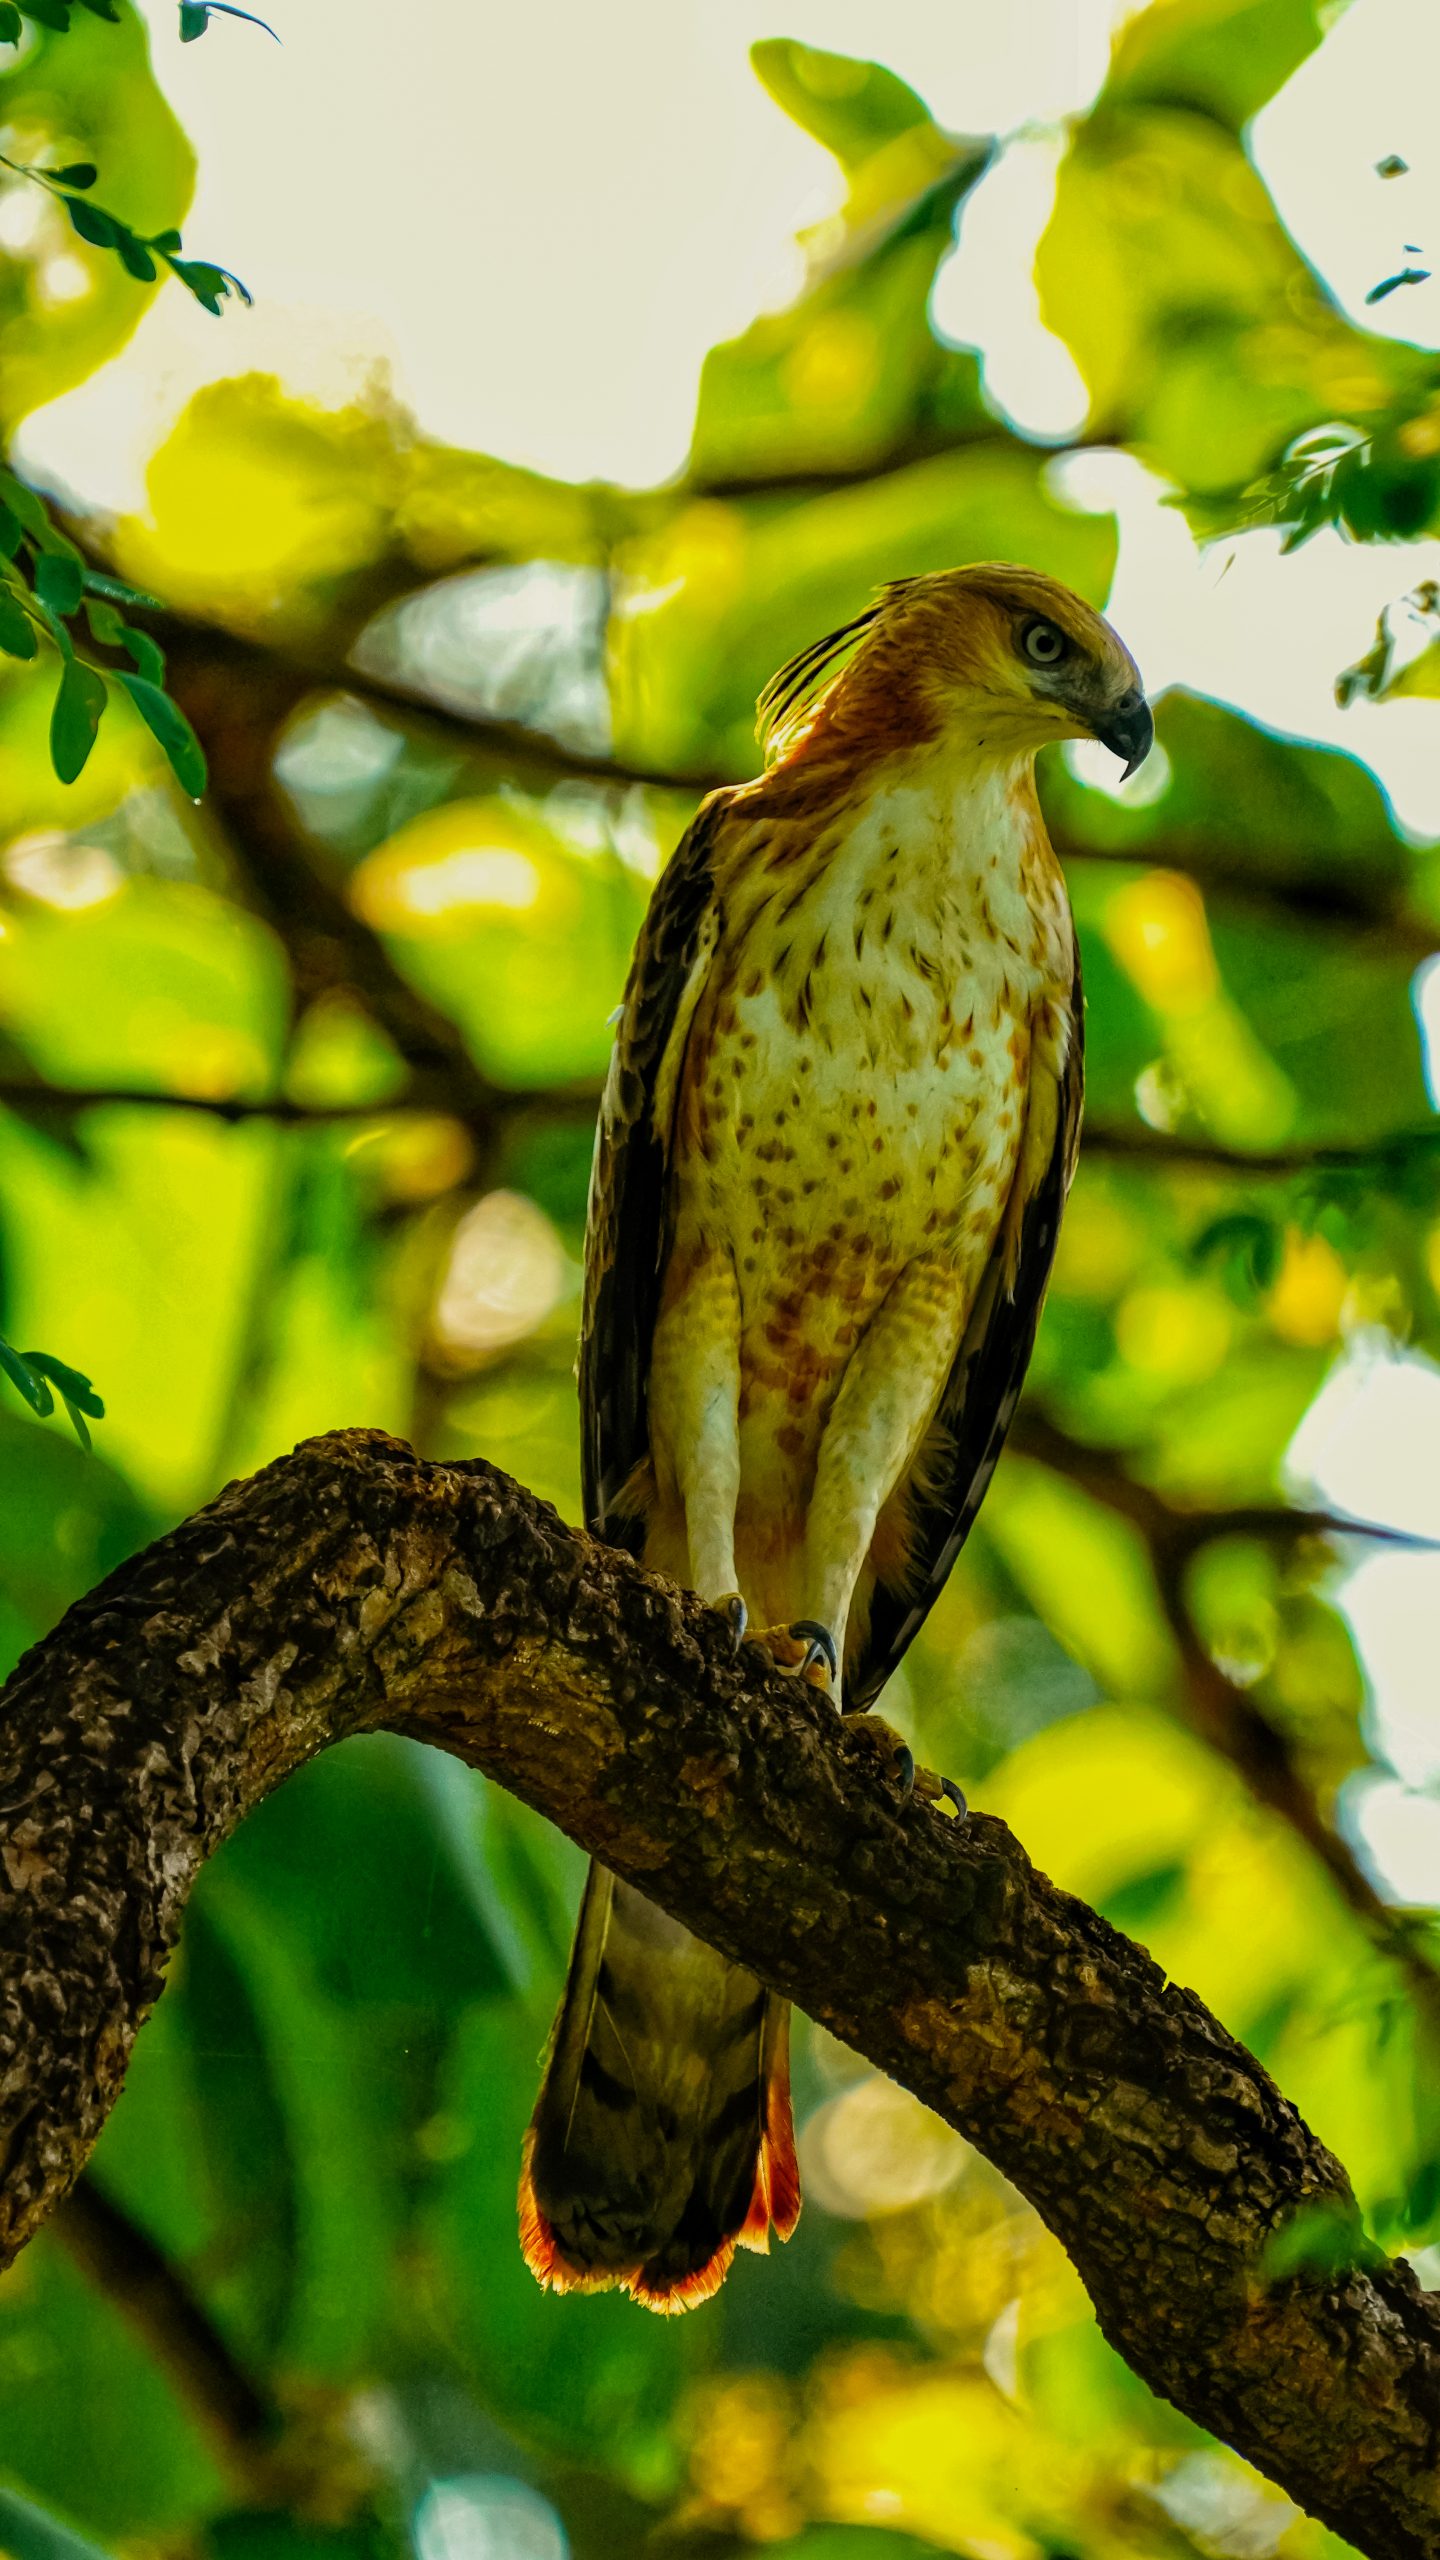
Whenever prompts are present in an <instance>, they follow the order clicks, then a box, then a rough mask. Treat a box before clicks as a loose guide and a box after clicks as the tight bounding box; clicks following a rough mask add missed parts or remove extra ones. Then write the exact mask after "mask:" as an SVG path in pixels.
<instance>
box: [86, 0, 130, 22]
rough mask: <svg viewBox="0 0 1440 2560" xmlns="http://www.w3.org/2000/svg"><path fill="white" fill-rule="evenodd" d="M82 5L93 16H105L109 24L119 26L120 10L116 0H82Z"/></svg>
mask: <svg viewBox="0 0 1440 2560" xmlns="http://www.w3.org/2000/svg"><path fill="white" fill-rule="evenodd" d="M80 6H81V8H82V9H88V10H89V12H90V15H91V17H92V18H104V19H105V21H106V23H107V24H108V25H109V26H112V27H118V26H119V24H120V12H119V10H118V8H117V7H116V5H115V0H80Z"/></svg>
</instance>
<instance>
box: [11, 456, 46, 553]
mask: <svg viewBox="0 0 1440 2560" xmlns="http://www.w3.org/2000/svg"><path fill="white" fill-rule="evenodd" d="M0 497H3V498H4V500H5V502H6V504H7V506H8V507H9V509H10V511H11V514H12V515H17V516H18V517H19V519H20V521H21V523H22V524H23V526H24V527H25V530H26V532H27V533H28V534H30V535H31V536H32V538H33V539H34V540H35V541H36V542H39V543H47V544H48V542H49V541H50V539H51V524H50V519H49V517H48V516H47V514H46V513H45V510H44V508H43V506H42V505H41V503H40V500H39V499H38V498H37V497H36V495H35V492H34V490H33V489H31V488H28V487H27V486H26V484H25V482H24V481H23V480H21V479H18V478H17V477H16V474H15V473H14V472H13V471H9V470H7V469H6V467H5V465H4V464H3V463H0Z"/></svg>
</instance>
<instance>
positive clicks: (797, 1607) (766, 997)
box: [520, 563, 1154, 2312]
mask: <svg viewBox="0 0 1440 2560" xmlns="http://www.w3.org/2000/svg"><path fill="white" fill-rule="evenodd" d="M1153 734H1154V729H1153V722H1152V719H1151V714H1150V708H1149V705H1148V703H1147V702H1146V699H1145V694H1144V690H1143V687H1142V685H1141V681H1140V676H1139V672H1138V670H1137V668H1136V666H1135V663H1134V660H1133V659H1132V658H1131V656H1130V654H1129V652H1128V651H1127V650H1126V648H1125V647H1124V645H1123V643H1122V642H1121V641H1120V640H1119V638H1118V637H1117V636H1116V634H1115V632H1114V631H1113V630H1112V629H1111V628H1110V626H1109V624H1108V623H1107V622H1105V621H1104V620H1103V619H1102V617H1101V616H1100V615H1099V614H1098V613H1096V612H1095V611H1094V610H1093V609H1092V607H1091V606H1089V605H1088V604H1086V603H1084V602H1083V601H1082V600H1081V598H1080V597H1078V596H1077V595H1074V594H1073V593H1071V592H1070V590H1069V589H1068V588H1066V587H1064V586H1061V585H1059V584H1057V583H1056V582H1055V581H1054V580H1053V579H1051V578H1048V577H1045V576H1043V575H1041V574H1040V573H1038V572H1037V571H1035V570H1033V569H1028V568H1020V567H1015V566H1013V565H1010V564H1004V563H988V564H983V565H976V564H969V565H966V566H964V567H961V568H956V569H950V570H945V571H942V572H939V573H936V574H932V575H926V576H920V577H912V578H905V579H901V580H899V581H898V582H896V583H894V584H891V585H889V586H887V587H885V588H884V589H882V591H881V592H880V594H879V597H878V599H877V600H876V602H874V603H873V604H872V605H870V606H869V607H868V608H867V610H865V611H864V612H862V613H860V614H859V615H857V617H856V618H855V619H854V620H853V621H851V622H848V623H846V624H845V625H844V626H843V627H842V628H841V629H840V630H837V631H832V632H829V633H827V634H826V635H825V636H824V637H823V638H821V639H818V640H816V641H815V642H814V644H813V645H812V646H811V647H810V648H808V649H806V650H804V651H802V653H801V654H800V656H798V657H796V658H794V659H792V660H791V661H790V663H789V665H788V666H786V667H784V668H782V669H781V671H780V673H779V674H778V675H776V676H775V677H774V678H773V679H772V681H771V683H770V684H769V685H768V686H767V687H766V689H765V691H764V693H763V694H762V695H761V697H760V737H761V741H762V744H763V746H764V749H765V770H764V771H763V773H762V774H761V775H760V776H759V778H758V779H756V780H754V781H751V782H745V783H740V784H737V785H735V786H733V787H731V788H728V789H722V790H718V791H714V792H712V793H711V794H710V796H709V797H708V799H706V800H705V801H704V802H703V803H702V805H701V807H700V809H699V811H698V812H697V814H696V817H695V819H694V821H693V823H692V824H691V826H690V828H689V830H688V832H687V833H686V835H685V836H684V837H683V839H682V841H681V843H680V844H679V846H678V847H677V849H676V851H675V853H674V855H673V856H672V857H671V860H670V862H669V863H668V865H667V867H666V869H665V871H664V872H663V874H662V876H661V878H660V881H659V883H658V885H657V888H656V890H655V894H654V897H653V899H652V901H651V904H650V908H649V912H648V914H647V916H646V919H645V923H644V925H643V927H642V930H641V933H640V937H639V941H638V943H637V946H636V950H635V955H634V960H633V963H632V966H631V970H630V976H629V980H628V983H627V986H626V990H625V998H624V1003H623V1006H622V1008H621V1012H620V1017H619V1025H618V1031H617V1036H616V1041H615V1048H614V1054H613V1058H612V1063H611V1067H610V1072H609V1076H608V1079H607V1082H606V1086H605V1092H604V1098H603V1101H602V1104H601V1110H600V1120H599V1127H598V1131H597V1135H596V1146H595V1159H594V1170H593V1175H592V1181H591V1191H590V1211H589V1225H588V1234H587V1241H586V1254H585V1263H586V1271H585V1300H584V1315H583V1321H582V1329H581V1345H580V1362H579V1379H580V1405H581V1426H582V1465H583V1479H584V1504H585V1517H586V1521H587V1524H588V1526H589V1528H590V1530H591V1532H592V1533H593V1534H594V1535H595V1536H596V1537H599V1538H602V1539H605V1540H607V1541H609V1542H611V1543H612V1544H615V1545H618V1546H621V1547H624V1548H626V1549H628V1550H629V1552H630V1553H631V1554H633V1555H635V1556H636V1557H638V1558H639V1559H640V1560H641V1561H642V1562H643V1564H644V1565H645V1567H646V1568H647V1570H650V1571H652V1572H656V1573H660V1574H665V1575H668V1576H670V1577H671V1578H672V1579H673V1580H674V1581H676V1582H679V1583H683V1584H685V1585H687V1586H688V1587H689V1588H690V1589H691V1590H693V1591H694V1592H695V1593H697V1594H698V1596H699V1598H700V1599H701V1600H702V1601H705V1602H707V1603H708V1604H709V1605H710V1606H712V1607H714V1608H715V1609H717V1610H719V1611H723V1612H725V1613H727V1614H728V1616H729V1619H730V1622H731V1625H732V1627H733V1629H734V1632H735V1637H736V1641H737V1642H738V1641H740V1640H741V1639H742V1638H743V1637H744V1636H745V1634H746V1633H747V1631H748V1633H749V1634H750V1636H751V1637H752V1638H753V1639H756V1640H758V1641H759V1642H760V1643H761V1644H762V1645H763V1646H764V1647H765V1648H766V1649H767V1651H768V1652H769V1654H770V1655H771V1656H772V1657H773V1659H774V1660H775V1661H776V1662H778V1663H779V1664H781V1665H782V1667H784V1668H785V1669H786V1670H789V1671H792V1672H793V1673H794V1674H795V1675H796V1676H798V1677H800V1678H802V1679H805V1680H808V1681H811V1682H813V1683H814V1684H815V1685H816V1686H817V1687H819V1688H821V1689H822V1690H825V1691H827V1692H828V1693H829V1694H830V1695H831V1696H832V1697H833V1699H834V1702H835V1706H836V1708H837V1709H838V1710H839V1711H840V1712H842V1713H845V1714H854V1713H863V1712H865V1711H866V1710H867V1709H868V1708H869V1707H870V1706H871V1704H872V1702H873V1701H874V1700H875V1699H876V1698H877V1697H878V1695H879V1693H880V1691H881V1690H882V1689H883V1687H884V1685H885V1682H886V1680H887V1679H888V1678H889V1676H890V1674H891V1672H892V1671H893V1670H894V1668H895V1666H896V1664H897V1663H898V1662H899V1661H900V1659H901V1657H902V1655H903V1654H904V1652H905V1650H906V1647H907V1646H908V1645H909V1644H910V1642H911V1640H912V1639H913V1637H914V1636H915V1634H916V1631H917V1629H918V1628H919V1627H920V1626H921V1625H922V1624H923V1622H924V1619H925V1616H926V1613H927V1611H928V1610H929V1609H930V1608H931V1607H932V1605H933V1603H934V1601H935V1599H936V1597H937V1595H938V1593H939V1592H940V1590H941V1587H942V1586H943V1584H944V1582H945V1579H946V1577H947V1575H948V1574H949V1572H950V1569H951V1566H952V1565H953V1564H954V1562H955V1558H956V1556H957V1555H958V1553H959V1551H960V1548H961V1546H962V1544H963V1543H964V1540H965V1537H966V1534H967V1532H968V1530H969V1527H970V1524H971V1522H972V1521H973V1519H974V1517H975V1514H976V1511H977V1509H978V1508H979V1505H980V1502H981V1500H982V1499H983V1496H984V1493H985V1490H986V1487H987V1485H988V1483H989V1480H990V1476H991V1474H992V1472H993V1469H994V1466H995V1463H996V1459H997V1457H998V1456H999V1452H1000V1447H1001V1443H1002V1441H1003V1440H1004V1437H1005V1433H1006V1430H1007V1428H1008V1426H1009V1423H1010V1419H1011V1416H1012V1414H1013V1412H1014V1409H1015V1405H1016V1401H1017V1399H1018V1396H1019V1393H1020V1388H1021V1384H1022V1381H1023V1379H1024V1375H1025V1369H1026V1366H1027V1363H1028V1361H1029V1357H1030V1352H1031V1348H1032V1345H1033V1342H1034V1338H1035V1328H1036V1324H1037V1322H1038V1319H1039V1315H1040V1308H1041V1302H1042V1300H1043V1297H1044V1294H1045V1288H1046V1283H1047V1280H1048V1278H1049V1273H1050V1266H1051V1262H1052V1259H1053V1256H1054V1252H1055V1243H1056V1236H1057V1233H1058V1229H1059V1223H1060V1216H1061V1211H1062V1209H1063V1206H1064V1202H1065V1197H1066V1193H1067V1191H1068V1189H1069V1185H1070V1180H1071V1176H1072V1173H1073V1171H1074V1166H1075V1157H1076V1149H1077V1143H1078V1138H1079V1127H1080V1108H1081V1089H1082V1070H1081V1054H1082V1027H1083V1026H1082V1004H1081V992H1080V975H1079V966H1078V959H1077V951H1076V941H1075V932H1074V926H1073V921H1072V918H1071V913H1070V907H1069V901H1068V899H1067V897H1066V893H1065V885H1064V881H1063V878H1062V875H1061V871H1060V866H1059V864H1058V862H1057V860H1056V857H1055V854H1054V852H1053V850H1052V847H1051V845H1050V841H1049V838H1048V836H1047V834H1046V831H1045V825H1044V821H1043V819H1042V817H1041V813H1040V806H1039V802H1038V800H1037V798H1036V792H1035V780H1034V766H1035V757H1036V753H1037V751H1038V749H1039V748H1041V747H1042V746H1045V745H1047V744H1049V743H1050V742H1051V741H1053V740H1056V739H1062V738H1082V737H1084V738H1098V739H1099V740H1100V741H1101V742H1102V743H1103V744H1104V745H1105V746H1106V747H1108V748H1110V749H1112V750H1113V751H1114V753H1115V754H1116V755H1117V756H1119V757H1120V758H1121V759H1122V761H1123V763H1124V766H1125V771H1126V773H1127V774H1129V773H1131V772H1133V771H1134V769H1135V767H1136V766H1137V765H1138V764H1139V763H1140V762H1141V761H1142V759H1143V758H1144V756H1145V755H1146V754H1147V753H1148V751H1149V748H1150V745H1151V742H1152V738H1153ZM788 2022H789V2012H788V2009H787V2008H786V2005H785V2004H784V2002H783V2001H781V2000H779V1999H778V1998H776V1997H775V1995H773V1994H772V1993H770V1992H768V1991H767V1990H766V1989H765V1988H764V1986H763V1985H762V1984H761V1983H760V1982H758V1981H757V1980H756V1978H755V1976H754V1975H753V1974H751V1973H749V1972H748V1971H746V1970H745V1969H744V1968H743V1967H741V1966H739V1965H736V1964H732V1963H731V1962H729V1961H728V1959H726V1958H725V1957H723V1956H721V1955H719V1954H717V1953H716V1952H715V1951H714V1950H713V1949H711V1948H709V1947H707V1946H705V1945H703V1944H702V1943H701V1942H700V1940H698V1939H697V1938H694V1937H692V1936H691V1935H690V1934H689V1933H688V1932H687V1931H686V1930H685V1929H684V1928H683V1927H682V1926H681V1925H680V1923H679V1922H678V1921H675V1920H673V1919H671V1918H669V1917H668V1916H667V1915H666V1914H665V1913H663V1912H661V1911H659V1910H658V1909H657V1908H656V1907H655V1906H654V1904H652V1903H651V1902H649V1901H648V1900H647V1899H646V1898H645V1896H644V1895H643V1894H641V1893H640V1892H638V1891H637V1890H636V1889H635V1888H634V1887H633V1886H631V1885H627V1884H622V1883H621V1882H619V1881H618V1880H617V1879H616V1878H614V1877H612V1876H610V1875H609V1874H607V1873H606V1872H605V1870H604V1869H603V1868H601V1867H599V1866H592V1868H591V1870H590V1875H589V1880H588V1882H587V1884H586V1888H585V1894H584V1900H583V1903H582V1906H581V1911H580V1918H579V1923H578V1928H577V1932H576V1937H575V1944H574V1950H573V1953H572V1956H571V1961H570V1969H569V1974H568V1978H567V1981H566V1985H565V1991H564V1995H563V1998H562V2001H561V2004H560V2009H559V2013H558V2016H557V2018H556V2022H555V2028H554V2031H553V2035H552V2039H551V2044H550V2049H549V2057H548V2061H547V2065H546V2069H545V2074H544V2080H543V2084H542V2087H541V2091H540V2095H539V2099H538V2101H537V2104H536V2108H535V2112H534V2115H533V2117H532V2119H531V2124H530V2128H529V2131H528V2133H527V2135H526V2139H525V2146H524V2159H523V2168H522V2175H521V2183H520V2231H521V2245H522V2248H523V2250H524V2254H525V2257H526V2260H527V2262H528V2264H529V2266H530V2268H531V2269H532V2271H533V2272H534V2274H535V2275H536V2276H537V2277H538V2278H539V2280H540V2282H541V2283H542V2284H545V2285H548V2286H551V2287H553V2288H554V2289H556V2290H557V2291H561V2292H565V2291H572V2290H582V2291H583V2290H594V2289H600V2288H604V2287H610V2286H620V2287H623V2288H624V2289H625V2290H626V2291H628V2292H629V2293H630V2295H631V2296H632V2297H633V2298H634V2300H635V2301H637V2302H639V2303H642V2304H644V2305H646V2306H647V2307H648V2308H649V2309H650V2310H652V2311H660V2312H675V2311H683V2310H687V2309H689V2308H690V2307H691V2306H692V2305H694V2304H696V2303H699V2302H702V2301H704V2300H705V2299H706V2297H707V2296H708V2295H710V2294H712V2293H713V2292H714V2291H715V2290H716V2288H717V2287H718V2286H719V2285H720V2283H721V2282H722V2281H723V2279H724V2276H725V2274H726V2271H727V2269H728V2268H729V2265H730V2262H731V2259H732V2257H733V2255H734V2251H735V2248H736V2245H737V2243H738V2244H740V2245H743V2246H746V2247H751V2248H759V2249H764V2248H765V2247H766V2246H767V2245H768V2241H769V2235H770V2232H771V2230H772V2229H773V2230H774V2231H775V2232H776V2233H777V2234H778V2235H779V2236H780V2237H781V2238H788V2237H789V2235H790V2233H791V2231H792V2230H793V2228H794V2225H795V2222H796V2219H797V2217H798V2214H799V2210H800V2182H799V2175H798V2170H797V2166H796V2158H795V2142H794V2133H793V2127H792V2120H791V2109H790V2085H789V2055H788Z"/></svg>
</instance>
